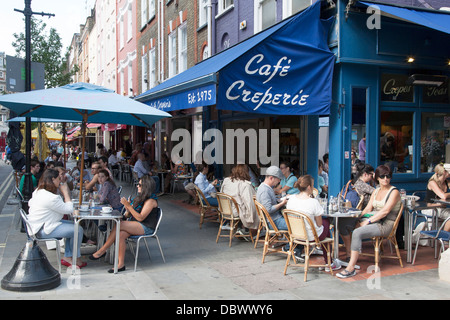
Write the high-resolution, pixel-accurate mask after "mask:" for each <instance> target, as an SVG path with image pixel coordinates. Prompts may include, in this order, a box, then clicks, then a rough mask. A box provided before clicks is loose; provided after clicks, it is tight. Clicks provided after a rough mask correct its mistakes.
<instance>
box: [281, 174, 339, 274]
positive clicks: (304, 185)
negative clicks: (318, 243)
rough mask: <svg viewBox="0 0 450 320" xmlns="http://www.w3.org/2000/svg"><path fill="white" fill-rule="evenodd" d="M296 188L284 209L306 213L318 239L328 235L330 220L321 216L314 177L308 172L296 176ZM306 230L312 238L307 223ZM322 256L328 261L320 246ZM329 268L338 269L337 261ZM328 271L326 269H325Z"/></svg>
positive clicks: (310, 238) (321, 209) (312, 236)
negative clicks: (314, 191) (314, 192)
mask: <svg viewBox="0 0 450 320" xmlns="http://www.w3.org/2000/svg"><path fill="white" fill-rule="evenodd" d="M294 186H295V187H296V188H297V189H298V190H300V193H299V194H296V195H292V196H290V197H289V200H288V202H287V204H286V209H290V210H297V211H300V212H302V213H304V214H306V215H308V216H309V217H310V218H311V220H312V221H313V223H314V228H315V229H316V233H317V235H318V236H319V240H323V239H325V238H326V237H329V236H330V222H329V221H328V219H327V218H322V214H323V208H322V206H321V205H320V203H319V201H318V200H317V199H315V198H314V196H313V190H314V179H313V177H312V176H310V175H309V174H307V175H304V176H301V177H300V178H298V180H297V182H296V183H295V185H294ZM306 232H307V233H308V238H309V240H314V235H313V232H312V230H311V229H310V226H309V225H306ZM322 252H323V258H324V260H325V263H328V258H327V251H326V250H325V248H323V247H322ZM331 268H332V269H333V271H334V270H338V269H340V268H341V265H340V264H339V263H336V262H335V261H333V263H332V264H331ZM325 270H326V271H328V269H325Z"/></svg>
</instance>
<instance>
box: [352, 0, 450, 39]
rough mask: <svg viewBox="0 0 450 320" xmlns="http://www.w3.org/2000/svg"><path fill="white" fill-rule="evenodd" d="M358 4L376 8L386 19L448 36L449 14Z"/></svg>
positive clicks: (376, 3)
mask: <svg viewBox="0 0 450 320" xmlns="http://www.w3.org/2000/svg"><path fill="white" fill-rule="evenodd" d="M359 3H362V4H364V5H366V6H376V7H378V8H379V9H380V11H381V12H383V13H384V14H385V15H386V16H388V17H391V18H394V19H399V20H403V21H407V22H410V23H415V24H418V25H421V26H424V27H427V28H431V29H435V30H438V31H442V32H445V33H448V34H450V13H446V12H445V11H438V10H434V11H431V10H421V9H419V8H417V9H413V8H411V7H408V8H406V7H396V6H393V5H386V4H380V3H378V2H367V1H359Z"/></svg>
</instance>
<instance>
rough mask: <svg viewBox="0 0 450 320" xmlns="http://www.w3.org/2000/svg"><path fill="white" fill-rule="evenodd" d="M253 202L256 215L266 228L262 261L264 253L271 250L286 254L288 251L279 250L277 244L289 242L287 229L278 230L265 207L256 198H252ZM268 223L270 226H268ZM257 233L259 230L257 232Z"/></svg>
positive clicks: (264, 256)
mask: <svg viewBox="0 0 450 320" xmlns="http://www.w3.org/2000/svg"><path fill="white" fill-rule="evenodd" d="M253 201H254V202H255V207H256V212H258V216H259V218H260V220H261V221H262V223H263V226H264V228H265V229H266V234H265V238H264V248H263V256H262V263H264V260H265V258H266V255H267V254H269V253H273V252H280V253H285V254H288V252H284V251H282V250H281V247H279V246H278V245H279V244H280V243H285V244H287V243H288V242H289V240H288V237H289V233H288V230H278V228H277V226H276V225H275V224H274V223H273V220H272V218H271V217H270V214H269V213H268V212H267V210H266V208H265V207H264V206H263V205H262V204H261V203H259V202H258V201H257V200H256V199H254V200H253ZM269 225H270V226H271V227H272V228H270V227H269ZM258 235H259V232H258Z"/></svg>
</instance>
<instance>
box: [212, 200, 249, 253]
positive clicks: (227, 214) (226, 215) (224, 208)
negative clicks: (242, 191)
mask: <svg viewBox="0 0 450 320" xmlns="http://www.w3.org/2000/svg"><path fill="white" fill-rule="evenodd" d="M217 201H218V203H219V212H220V225H219V232H218V233H217V238H216V243H218V242H219V237H229V239H230V243H229V246H230V247H231V242H232V240H233V238H234V237H236V238H243V237H246V236H245V235H241V234H237V226H238V224H239V221H241V219H240V218H239V206H238V204H237V202H236V200H235V199H234V198H233V197H232V196H230V195H228V194H225V193H221V192H218V193H217ZM233 208H235V210H236V212H237V217H236V216H235V214H234V210H233ZM226 221H229V223H230V232H229V234H228V235H222V226H223V225H224V223H225V222H226ZM252 241H253V238H252Z"/></svg>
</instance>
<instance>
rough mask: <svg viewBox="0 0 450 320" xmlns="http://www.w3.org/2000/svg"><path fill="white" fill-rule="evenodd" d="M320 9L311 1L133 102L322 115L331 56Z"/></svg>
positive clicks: (171, 107) (328, 91) (328, 96)
mask: <svg viewBox="0 0 450 320" xmlns="http://www.w3.org/2000/svg"><path fill="white" fill-rule="evenodd" d="M320 5H321V1H318V2H316V3H315V4H313V5H312V6H311V7H309V8H308V9H306V10H304V11H303V12H301V13H299V14H296V15H294V16H292V17H290V18H288V19H286V20H283V21H281V22H280V23H278V24H276V25H274V26H273V27H271V28H268V29H266V30H264V31H262V32H260V33H258V34H256V35H254V36H252V37H251V38H249V39H246V40H245V41H242V42H240V43H238V44H237V45H235V46H233V47H231V48H229V49H227V50H224V51H222V52H220V53H218V54H217V55H215V56H213V57H211V58H209V59H207V60H204V61H202V62H200V63H199V64H197V65H195V66H193V67H192V68H190V69H188V70H186V71H185V72H183V73H181V74H178V75H176V76H174V77H173V78H170V79H168V80H166V81H164V82H163V83H161V84H160V85H158V86H156V87H155V88H153V89H151V90H149V91H147V92H145V93H143V94H141V95H139V96H138V97H136V100H138V101H140V102H143V103H145V104H148V105H150V106H152V107H155V108H157V109H161V110H164V111H174V110H180V109H187V108H193V107H203V106H209V105H214V104H217V108H218V109H226V110H237V111H245V112H257V113H262V114H292V115H294V114H295V115H300V114H328V113H329V107H330V103H331V84H332V74H333V66H334V55H333V53H332V52H331V51H330V50H329V48H328V45H327V37H328V32H329V30H330V27H331V23H332V22H333V20H332V19H328V20H322V19H320ZM217 73H219V75H218V74H217ZM219 77H220V80H219ZM217 84H218V87H217ZM216 90H217V91H216ZM216 96H217V100H216Z"/></svg>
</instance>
